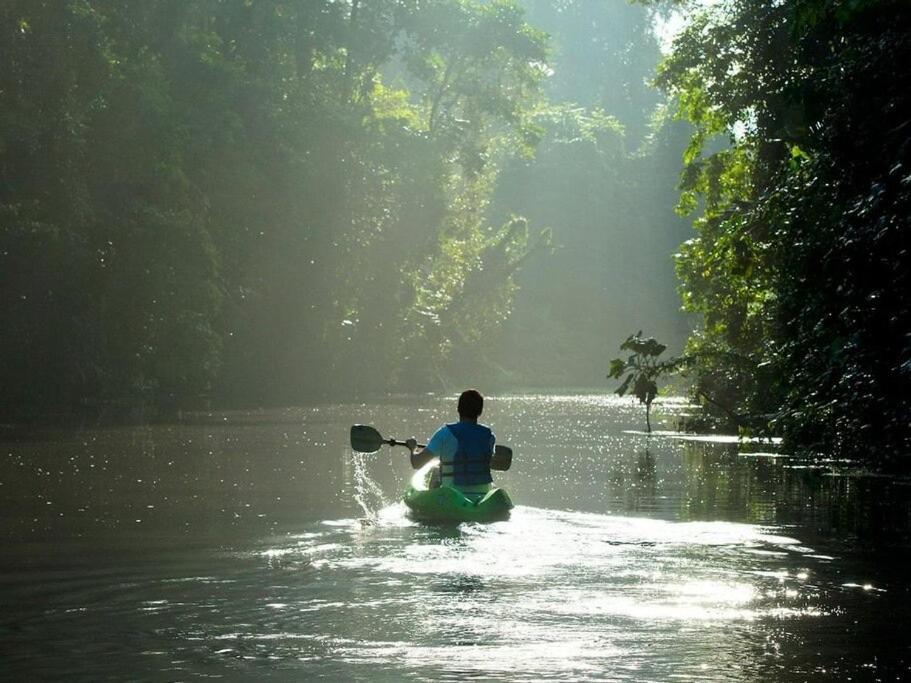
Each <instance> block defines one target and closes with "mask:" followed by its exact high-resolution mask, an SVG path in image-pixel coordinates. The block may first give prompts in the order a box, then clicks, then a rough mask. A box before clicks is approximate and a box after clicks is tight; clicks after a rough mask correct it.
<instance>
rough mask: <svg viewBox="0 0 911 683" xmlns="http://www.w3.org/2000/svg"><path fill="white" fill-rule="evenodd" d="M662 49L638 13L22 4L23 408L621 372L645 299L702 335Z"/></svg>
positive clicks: (3, 56)
mask: <svg viewBox="0 0 911 683" xmlns="http://www.w3.org/2000/svg"><path fill="white" fill-rule="evenodd" d="M526 11H527V12H528V14H527V16H526V14H525V12H526ZM531 24H533V25H535V26H540V27H542V28H543V29H544V30H546V31H547V32H548V33H550V34H551V36H550V37H549V38H548V36H546V35H545V34H544V33H543V32H542V31H540V30H538V29H536V28H532V26H531ZM549 45H550V47H549ZM658 58H659V50H658V45H657V41H656V39H655V36H654V35H653V32H652V24H651V17H650V13H649V11H647V10H646V9H645V8H643V7H642V6H630V5H627V4H626V3H592V2H589V1H588V0H560V1H559V2H550V1H549V0H548V1H544V0H540V1H539V0H522V2H521V3H520V2H518V1H516V0H494V1H489V0H370V1H369V2H368V1H367V0H342V1H338V0H293V1H290V2H289V1H287V0H285V1H279V0H255V1H254V2H251V1H250V0H148V1H146V2H134V3H125V2H116V1H115V0H60V1H53V2H52V1H50V0H8V1H6V2H3V3H2V4H0V122H2V125H0V306H2V309H0V314H2V316H3V323H4V324H3V331H2V335H0V357H2V360H0V384H2V386H3V387H4V395H3V400H4V403H5V404H6V407H7V408H8V409H19V408H22V409H25V410H29V409H32V408H37V409H40V410H45V411H46V410H47V409H48V408H51V409H54V408H57V407H59V408H61V409H71V408H72V407H74V406H77V405H80V404H89V405H101V406H110V405H112V404H118V405H122V404H126V405H128V406H144V405H148V404H149V403H152V402H155V403H158V404H160V405H164V406H170V407H175V406H177V405H181V404H186V403H195V404H199V403H200V402H201V400H202V399H206V398H208V397H216V398H217V399H218V400H220V401H222V402H224V401H231V402H237V403H244V404H257V403H265V402H271V403H285V402H291V401H298V400H301V399H304V398H308V397H313V396H318V395H325V394H336V395H339V394H350V393H351V392H358V393H363V392H369V391H376V390H384V389H390V388H393V389H411V390H415V389H418V390H427V389H436V388H440V387H441V386H449V387H450V388H451V387H452V386H453V384H456V385H462V384H470V383H476V382H477V383H483V384H484V385H485V386H487V387H490V386H491V384H492V383H493V382H495V381H498V382H500V385H501V386H502V384H503V383H504V382H507V381H509V382H513V383H521V384H526V385H527V384H531V383H551V384H553V383H559V384H562V385H566V384H576V383H584V382H586V381H588V382H589V383H592V384H594V383H595V382H596V381H597V380H596V377H597V374H598V373H597V372H595V371H594V370H593V368H594V367H596V366H597V363H598V359H599V358H601V357H603V353H604V352H605V349H606V348H607V347H608V345H610V343H611V339H612V337H613V336H615V335H613V334H611V332H610V330H611V329H613V328H616V330H617V333H619V331H621V330H626V329H627V326H628V325H636V324H638V323H639V322H640V320H639V319H634V320H630V318H631V317H632V316H635V315H640V314H641V316H642V318H643V320H642V321H641V322H642V323H643V324H644V323H645V322H646V321H649V322H651V321H653V320H654V319H656V318H657V319H660V320H662V321H664V320H667V321H669V322H668V324H667V325H665V326H662V325H661V324H659V325H657V326H653V327H655V328H656V332H658V333H659V334H661V335H662V336H664V337H665V338H667V336H671V337H673V336H675V335H673V334H670V328H674V327H676V328H678V329H677V334H676V337H677V338H678V339H680V338H682V336H683V335H682V333H681V331H680V329H679V328H680V320H681V318H680V317H679V316H676V317H675V316H674V312H675V308H676V307H677V306H676V302H674V301H673V297H672V290H673V284H672V275H671V273H670V269H669V268H667V267H666V265H667V263H668V262H669V255H670V254H671V253H672V252H673V250H674V248H675V246H676V244H678V243H679V241H680V239H681V235H682V231H681V222H680V221H678V220H677V219H675V218H674V217H673V216H672V215H671V212H670V208H671V206H672V204H673V201H674V199H673V197H674V189H673V184H674V173H673V167H672V165H671V164H670V163H669V160H670V159H671V158H674V157H676V156H677V155H678V153H679V152H678V150H677V149H676V146H677V145H679V144H682V138H681V135H680V130H681V129H680V128H674V126H669V125H667V120H666V119H665V120H660V119H656V121H658V123H657V124H655V125H652V124H651V123H650V122H651V120H652V119H653V114H654V112H655V110H656V107H657V106H658V105H659V104H660V96H659V95H658V93H656V92H655V91H654V90H653V89H651V88H650V87H649V86H648V84H647V79H648V77H649V75H650V74H651V73H653V70H654V67H655V65H656V64H657V61H658ZM673 131H676V132H673ZM536 150H537V157H535V156H534V153H535V151H536ZM521 215H525V216H526V217H527V220H526V219H523V218H519V217H517V216H521ZM544 227H549V228H552V229H553V233H552V234H553V237H551V233H550V232H549V231H544V230H542V228H544ZM551 247H552V248H551ZM551 252H553V253H552V254H551ZM536 254H539V255H540V258H537V257H536V258H535V259H533V260H530V259H531V258H532V257H533V256H535V255H536ZM544 256H548V258H544ZM530 265H532V266H533V268H529V266H530ZM523 271H525V272H523ZM656 273H663V274H656ZM656 283H659V284H660V288H661V289H662V291H663V292H665V293H667V294H671V295H669V296H662V297H652V296H651V295H650V294H649V292H650V291H651V290H652V289H657V288H658V286H657V284H656ZM520 285H521V286H522V287H524V289H523V290H522V291H521V297H519V292H520ZM619 292H622V293H623V296H617V294H618V293H619ZM517 300H518V301H519V305H518V306H517V303H516V302H517ZM555 351H556V352H555Z"/></svg>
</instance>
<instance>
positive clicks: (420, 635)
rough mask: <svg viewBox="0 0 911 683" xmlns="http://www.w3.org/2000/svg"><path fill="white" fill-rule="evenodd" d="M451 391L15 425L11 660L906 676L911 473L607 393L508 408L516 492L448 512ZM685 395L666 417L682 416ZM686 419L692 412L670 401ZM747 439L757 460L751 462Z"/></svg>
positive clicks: (148, 672)
mask: <svg viewBox="0 0 911 683" xmlns="http://www.w3.org/2000/svg"><path fill="white" fill-rule="evenodd" d="M452 405H454V398H453V397H442V398H440V397H428V398H418V397H410V398H409V397H403V398H398V399H387V400H384V401H379V402H376V403H374V404H370V405H366V404H363V405H362V404H348V405H338V404H336V405H324V406H316V407H311V408H294V409H284V410H273V411H256V412H248V413H213V414H205V415H194V416H189V417H187V418H186V419H185V420H184V421H183V422H181V423H177V424H172V425H152V426H143V427H85V428H80V429H72V428H70V429H65V430H64V429H61V430H51V429H41V430H33V431H31V432H28V433H23V432H21V431H19V430H15V431H14V430H7V432H6V433H7V436H6V440H5V441H4V442H3V443H2V444H0V449H2V450H0V454H2V456H3V457H2V461H0V494H2V503H0V512H2V526H0V529H2V534H3V541H4V553H3V559H2V561H0V563H2V564H0V569H2V574H0V597H2V604H3V610H2V614H0V654H2V662H3V666H4V671H5V673H6V674H7V676H9V677H11V678H21V677H26V676H30V677H32V678H40V679H46V678H67V679H82V680H98V679H104V678H108V679H123V678H134V679H153V680H191V679H197V678H212V677H215V678H219V677H220V678H226V679H232V680H233V679H262V678H270V679H277V680H301V679H308V678H315V677H325V678H328V679H333V680H466V679H480V680H511V681H512V680H515V681H526V680H527V681H531V680H544V679H549V680H557V679H563V680H637V681H638V680H687V679H689V680H730V681H750V680H807V679H828V678H832V679H847V678H852V679H853V680H896V679H900V678H901V677H903V676H905V675H911V672H909V669H908V665H909V662H911V657H909V652H911V650H909V646H911V638H909V637H908V635H907V633H906V631H905V624H906V623H907V620H908V616H909V613H911V612H909V607H911V595H909V590H908V584H907V580H906V574H907V571H906V566H907V560H908V559H909V557H908V552H907V547H908V544H907V532H908V529H909V506H908V503H907V497H908V496H907V494H908V492H909V487H908V485H907V483H906V482H902V481H895V480H891V479H882V478H876V477H858V476H853V475H852V474H851V472H850V470H849V469H848V470H846V469H844V468H841V469H840V470H838V472H837V473H836V474H838V476H833V473H832V472H831V471H827V470H820V469H816V468H808V467H807V466H806V464H805V463H798V462H796V461H794V460H793V459H790V458H787V457H782V455H783V454H780V453H777V452H775V450H774V448H770V447H769V446H768V445H753V446H750V447H746V448H745V447H742V446H738V445H737V444H730V443H723V442H721V441H723V440H716V442H708V443H707V442H700V441H681V440H675V439H669V438H663V437H651V438H648V437H646V436H644V435H641V434H636V433H631V432H634V431H635V430H636V429H640V428H641V423H642V413H641V411H640V409H639V407H638V406H636V405H635V404H633V403H629V402H626V401H620V400H617V399H614V398H608V397H603V396H576V395H567V396H512V397H499V398H494V399H491V400H490V401H489V402H488V406H487V410H486V412H485V418H487V420H488V422H489V423H490V424H491V425H492V426H493V428H494V430H495V431H496V432H497V434H498V436H499V439H500V441H501V442H503V443H508V444H509V445H511V446H513V448H514V449H515V453H516V455H515V460H514V465H513V469H512V470H510V471H509V472H507V473H503V474H501V475H500V476H499V482H500V483H501V484H502V485H504V486H505V487H507V488H508V490H509V491H510V493H511V495H512V496H513V498H514V500H515V501H516V503H517V508H516V510H515V511H514V514H513V516H512V519H510V520H509V521H507V522H502V523H496V524H490V525H472V524H466V525H461V526H457V527H439V526H427V525H423V524H418V523H415V522H413V521H411V520H410V519H409V518H408V517H407V515H406V514H405V509H404V507H403V506H402V505H401V503H399V502H398V496H399V494H400V493H401V491H402V490H403V489H404V486H405V483H406V480H407V477H408V476H409V474H410V472H409V468H408V464H407V458H406V457H405V453H406V452H405V451H404V450H403V449H399V450H390V449H385V450H384V451H381V452H380V453H377V454H375V455H356V454H353V453H352V452H351V451H350V449H349V448H348V445H347V443H346V441H347V431H348V427H349V426H350V425H351V424H352V423H354V422H363V423H370V424H374V425H376V426H377V427H378V428H380V430H381V431H383V432H384V433H385V434H387V435H390V436H396V437H399V438H403V437H406V436H410V435H412V434H414V435H416V436H418V437H426V436H427V435H428V434H429V433H430V432H431V431H432V430H433V429H434V428H435V427H436V426H437V425H438V424H439V423H440V422H442V421H444V420H447V419H451V418H450V415H449V412H450V410H451V407H452ZM668 412H669V411H667V410H666V411H665V413H666V415H667V414H668ZM671 412H672V411H671ZM744 451H748V452H744Z"/></svg>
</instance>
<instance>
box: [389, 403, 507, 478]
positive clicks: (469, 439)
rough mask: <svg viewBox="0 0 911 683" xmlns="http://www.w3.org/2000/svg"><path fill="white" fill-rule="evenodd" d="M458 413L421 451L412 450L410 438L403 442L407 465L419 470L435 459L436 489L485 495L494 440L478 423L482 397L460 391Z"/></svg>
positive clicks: (413, 446) (413, 447) (413, 445)
mask: <svg viewBox="0 0 911 683" xmlns="http://www.w3.org/2000/svg"><path fill="white" fill-rule="evenodd" d="M458 411H459V421H458V422H452V423H450V424H445V425H443V426H442V427H440V428H439V429H438V430H437V431H436V432H435V433H434V435H433V436H432V437H431V438H430V441H429V442H428V443H427V446H426V447H425V448H424V449H423V450H421V451H416V450H415V449H416V448H417V441H416V440H415V439H414V438H411V439H408V440H406V441H405V445H406V446H407V447H408V449H409V450H410V451H411V466H412V467H413V468H414V469H420V468H421V467H423V466H424V465H426V464H427V463H428V462H430V461H431V460H432V459H433V458H439V459H440V467H439V478H437V477H435V478H434V479H435V481H438V482H439V483H437V484H435V485H436V486H439V485H442V486H452V487H454V488H457V489H459V490H460V491H462V492H463V493H487V492H488V491H489V490H490V488H491V486H490V485H491V483H492V482H493V477H491V476H490V458H491V456H492V455H493V452H494V445H495V444H496V437H495V436H494V433H493V432H492V431H491V430H490V427H487V426H485V425H482V424H478V418H479V417H480V416H481V413H482V412H483V411H484V397H483V396H481V394H480V393H479V392H478V391H477V390H475V389H468V390H466V391H463V392H462V394H461V396H459V404H458Z"/></svg>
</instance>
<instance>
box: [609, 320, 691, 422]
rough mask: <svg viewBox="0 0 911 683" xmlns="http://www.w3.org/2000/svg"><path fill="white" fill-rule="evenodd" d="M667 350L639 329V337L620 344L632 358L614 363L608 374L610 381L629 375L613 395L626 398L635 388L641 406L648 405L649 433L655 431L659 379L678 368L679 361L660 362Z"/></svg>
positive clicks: (611, 363) (634, 391)
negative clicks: (630, 352)
mask: <svg viewBox="0 0 911 683" xmlns="http://www.w3.org/2000/svg"><path fill="white" fill-rule="evenodd" d="M666 349H667V346H665V345H664V344H661V343H660V342H658V341H657V340H656V339H655V338H654V337H648V338H647V339H644V338H643V337H642V330H639V331H638V332H637V333H636V334H631V335H630V336H629V337H627V338H626V341H625V342H623V343H622V344H621V345H620V350H621V351H632V352H633V353H632V355H631V356H629V358H627V359H626V360H624V359H622V358H614V359H613V360H611V362H610V371H609V372H608V374H607V378H608V379H620V378H621V377H623V375H624V374H626V378H625V379H624V380H623V381H622V382H621V383H620V386H619V387H617V389H616V390H615V391H614V393H615V394H619V395H620V396H625V395H626V393H627V392H628V391H630V389H632V392H633V394H634V395H635V396H636V398H638V399H639V403H644V404H645V427H646V429H647V431H648V432H649V433H651V431H652V422H651V417H650V414H651V410H652V401H654V400H655V397H656V396H657V395H658V382H657V380H658V378H659V377H661V375H665V374H669V373H671V372H673V371H674V370H675V369H676V366H677V360H676V359H671V360H667V361H659V360H658V357H659V356H660V355H661V354H662V353H664V351H665V350H666ZM627 373H628V374H627Z"/></svg>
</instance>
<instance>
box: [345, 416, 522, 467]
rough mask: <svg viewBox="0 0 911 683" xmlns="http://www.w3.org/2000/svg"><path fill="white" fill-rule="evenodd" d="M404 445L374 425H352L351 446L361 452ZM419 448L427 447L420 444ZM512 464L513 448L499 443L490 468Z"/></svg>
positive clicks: (491, 459)
mask: <svg viewBox="0 0 911 683" xmlns="http://www.w3.org/2000/svg"><path fill="white" fill-rule="evenodd" d="M383 444H386V445H387V446H404V445H405V442H404V441H399V440H397V439H384V438H383V436H382V434H380V433H379V432H378V431H377V430H376V429H375V428H374V427H371V426H369V425H353V426H352V427H351V448H353V449H354V450H356V451H358V452H359V453H376V452H377V451H378V450H380V446H382V445H383ZM418 448H426V446H424V445H423V444H418ZM511 465H512V449H511V448H510V447H509V446H501V445H499V444H497V445H496V446H495V447H494V451H493V455H492V456H491V458H490V469H492V470H497V471H499V472H505V471H506V470H508V469H509V467H510V466H511Z"/></svg>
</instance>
